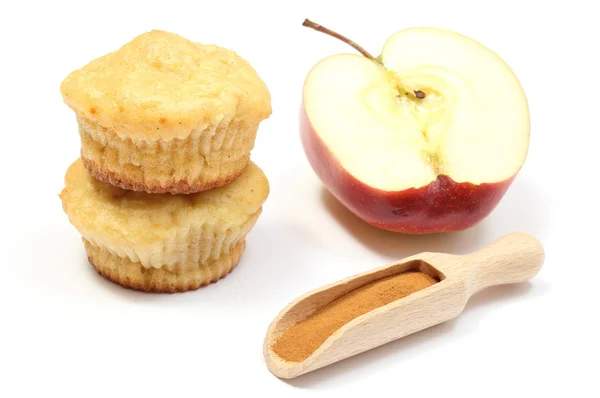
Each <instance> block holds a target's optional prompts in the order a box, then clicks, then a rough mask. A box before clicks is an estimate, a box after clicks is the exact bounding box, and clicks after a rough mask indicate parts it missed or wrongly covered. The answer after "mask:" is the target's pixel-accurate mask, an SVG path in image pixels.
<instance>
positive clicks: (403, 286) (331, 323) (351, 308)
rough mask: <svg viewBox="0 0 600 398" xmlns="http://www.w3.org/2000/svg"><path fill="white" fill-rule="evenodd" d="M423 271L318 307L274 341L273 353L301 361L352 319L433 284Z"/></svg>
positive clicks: (389, 279)
mask: <svg viewBox="0 0 600 398" xmlns="http://www.w3.org/2000/svg"><path fill="white" fill-rule="evenodd" d="M436 282H437V280H436V279H435V278H432V277H431V276H429V275H427V274H425V273H423V272H417V271H414V272H412V271H411V272H405V273H402V274H398V275H393V276H390V277H387V278H383V279H380V280H377V281H375V282H371V283H370V284H368V285H365V286H362V287H360V288H358V289H356V290H353V291H351V292H350V293H348V294H346V295H344V296H342V297H339V298H338V299H336V300H334V301H332V302H331V303H329V304H327V305H326V306H324V307H323V308H320V309H319V310H317V311H316V312H315V313H313V314H312V315H311V316H309V317H308V318H307V319H305V320H303V321H301V322H298V323H297V324H295V325H293V326H292V327H291V328H289V329H288V330H287V331H286V332H285V333H284V334H282V335H281V337H280V338H279V339H277V340H276V341H275V343H274V345H273V347H272V348H273V351H275V353H276V354H277V355H279V356H280V357H281V358H282V359H284V360H286V361H291V362H301V361H303V360H305V359H306V358H308V357H309V356H310V354H312V353H313V352H314V351H315V350H316V349H317V348H319V346H320V345H321V344H323V342H324V341H325V340H327V338H328V337H329V336H331V335H332V334H333V333H334V332H335V331H336V330H338V329H339V328H340V327H342V326H343V325H345V324H346V323H348V322H350V321H351V320H353V319H354V318H356V317H358V316H360V315H362V314H365V313H367V312H369V311H371V310H374V309H375V308H378V307H381V306H383V305H386V304H389V303H391V302H392V301H395V300H398V299H400V298H402V297H406V296H408V295H409V294H412V293H414V292H417V291H419V290H421V289H424V288H426V287H428V286H431V285H433V284H434V283H436Z"/></svg>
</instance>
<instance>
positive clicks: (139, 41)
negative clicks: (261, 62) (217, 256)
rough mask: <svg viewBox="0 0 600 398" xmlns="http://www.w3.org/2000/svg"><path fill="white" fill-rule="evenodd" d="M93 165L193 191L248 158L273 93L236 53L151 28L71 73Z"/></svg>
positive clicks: (159, 188)
mask: <svg viewBox="0 0 600 398" xmlns="http://www.w3.org/2000/svg"><path fill="white" fill-rule="evenodd" d="M60 89H61V93H62V96H63V99H64V101H65V103H66V104H67V105H68V106H69V107H70V108H71V109H72V110H73V111H74V112H75V114H76V117H77V122H78V125H79V134H80V137H81V143H82V147H81V157H82V160H83V164H84V165H85V167H86V169H87V170H88V172H90V173H91V174H92V175H93V176H94V177H96V178H97V179H99V180H101V181H104V182H107V183H110V184H112V185H115V186H118V187H121V188H124V189H131V190H136V191H145V192H148V193H173V194H181V193H194V192H200V191H204V190H207V189H211V188H215V187H219V186H222V185H225V184H227V183H229V182H231V181H233V180H234V179H235V178H237V176H239V175H240V174H241V173H242V171H243V169H244V168H245V167H246V166H247V164H248V162H249V158H250V151H251V150H252V148H253V146H254V142H255V138H256V133H257V130H258V125H259V123H260V122H261V121H263V120H264V119H266V118H268V117H269V116H270V114H271V97H270V93H269V90H268V88H267V86H266V85H265V83H264V81H263V80H262V79H261V78H260V77H259V76H258V74H257V73H256V71H255V70H254V69H253V68H252V66H251V65H250V64H249V63H248V62H247V61H245V60H244V59H242V58H241V57H240V56H238V55H237V54H236V53H235V52H234V51H232V50H229V49H225V48H221V47H218V46H216V45H205V44H200V43H196V42H193V41H190V40H188V39H185V38H183V37H181V36H179V35H177V34H174V33H169V32H164V31H160V30H153V31H151V32H148V33H144V34H142V35H140V36H138V37H136V38H135V39H133V40H132V41H130V42H129V43H127V44H125V45H124V46H122V47H121V48H120V49H118V50H117V51H114V52H111V53H109V54H107V55H104V56H103V57H100V58H97V59H95V60H93V61H91V62H90V63H88V64H87V65H85V66H84V67H83V68H81V69H78V70H76V71H74V72H72V73H71V74H69V75H68V76H67V77H66V78H65V80H64V81H63V82H62V84H61V87H60Z"/></svg>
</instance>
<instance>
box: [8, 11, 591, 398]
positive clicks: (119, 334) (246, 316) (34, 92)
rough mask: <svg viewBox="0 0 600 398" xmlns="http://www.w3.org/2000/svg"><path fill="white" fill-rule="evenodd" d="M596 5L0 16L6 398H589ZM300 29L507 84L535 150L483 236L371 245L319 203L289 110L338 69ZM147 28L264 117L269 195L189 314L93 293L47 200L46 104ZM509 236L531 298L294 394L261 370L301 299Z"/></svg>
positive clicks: (67, 138) (512, 292)
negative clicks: (407, 260) (525, 257)
mask: <svg viewBox="0 0 600 398" xmlns="http://www.w3.org/2000/svg"><path fill="white" fill-rule="evenodd" d="M319 3H320V4H319ZM593 4H594V2H593V1H591V0H590V1H587V2H585V1H564V2H542V1H540V2H539V3H537V2H533V1H523V0H521V1H517V2H511V1H506V0H505V1H499V2H487V1H471V2H467V1H458V0H452V1H442V0H440V1H433V0H427V1H397V0H394V1H387V2H383V1H374V0H369V1H365V2H360V3H358V2H357V3H355V4H352V3H351V2H348V1H346V2H333V1H325V0H322V1H321V2H314V1H307V0H303V1H298V2H292V1H277V2H276V1H273V2H271V3H267V2H260V1H257V0H253V1H243V2H239V3H234V2H228V1H216V0H214V1H200V0H196V1H190V2H188V3H184V2H178V1H173V0H170V1H163V2H159V3H151V2H143V3H138V4H135V5H134V4H130V3H128V2H126V1H119V2H109V1H94V2H85V1H79V2H74V3H73V4H69V5H68V4H64V3H62V2H56V1H54V2H39V3H38V4H33V3H31V2H25V1H15V2H12V3H9V2H2V6H0V7H1V9H0V19H1V23H0V33H1V35H0V40H1V43H2V46H1V48H0V71H1V73H0V82H1V85H0V100H1V102H2V106H1V108H0V109H1V111H0V114H1V119H0V123H1V124H0V126H1V127H0V129H1V131H0V133H1V135H0V137H1V139H2V141H1V142H2V144H1V148H2V149H1V153H2V155H1V156H0V162H1V167H0V170H1V171H2V184H1V187H2V188H1V189H2V194H1V196H0V198H1V199H0V200H1V203H2V207H1V209H2V215H3V217H2V223H1V225H2V228H1V229H0V233H1V234H2V237H1V239H0V244H1V258H0V264H1V268H0V306H1V312H0V325H1V326H0V368H1V369H0V396H2V397H7V398H8V397H17V396H25V395H29V394H32V395H31V396H39V397H41V396H46V395H47V394H50V393H57V394H59V395H60V396H61V397H96V396H98V397H120V396H139V397H155V396H156V397H165V396H171V397H176V396H228V395H234V394H235V395H245V394H248V393H258V394H260V395H261V396H280V397H295V396H327V397H332V396H342V395H343V396H345V395H353V394H368V395H369V396H375V395H377V396H384V395H386V396H400V397H409V396H419V397H428V396H431V397H434V396H435V397H440V396H445V394H449V395H451V396H452V395H457V396H458V395H460V396H463V397H471V396H472V397H479V396H526V395H530V396H543V395H545V394H559V395H560V396H572V397H592V396H594V397H598V396H600V395H599V394H600V393H599V389H600V388H599V386H598V383H597V380H596V378H597V372H598V364H597V362H596V361H597V357H598V354H600V352H599V351H600V350H599V345H598V335H599V334H600V329H599V328H598V313H599V310H598V304H599V299H598V290H599V286H600V285H599V278H600V272H599V268H600V261H599V260H598V254H597V249H598V237H599V236H598V229H597V228H598V224H599V223H600V219H599V216H598V203H599V198H600V197H599V196H598V195H599V194H598V186H599V183H598V159H599V154H598V146H599V145H600V140H599V138H598V137H599V136H600V127H599V123H598V114H599V113H600V107H599V105H600V84H599V78H598V74H599V73H600V72H599V71H600V63H599V62H598V59H597V56H598V49H599V48H600V47H599V46H600V45H599V44H598V39H599V38H600V29H599V28H598V26H599V24H598V22H597V18H596V16H597V13H595V12H594V11H593ZM306 17H309V18H311V19H313V20H314V21H316V22H319V23H322V24H323V25H325V26H328V27H330V28H332V29H335V30H338V31H340V32H343V33H344V34H346V35H348V36H349V37H351V38H353V39H354V40H356V41H357V42H359V43H361V44H362V45H363V46H364V47H366V48H368V49H369V50H371V51H372V52H373V53H376V54H378V53H379V51H380V49H381V46H382V44H383V42H384V40H385V39H386V38H387V37H388V36H389V35H391V34H392V33H394V32H395V31H397V30H399V29H402V28H405V27H409V26H417V25H429V26H437V27H442V28H448V29H452V30H456V31H458V32H460V33H463V34H466V35H468V36H471V37H472V38H474V39H476V40H478V41H480V42H482V43H484V44H485V45H487V46H488V47H490V48H491V49H493V50H494V51H495V52H497V53H498V54H499V55H500V56H501V57H503V58H504V59H505V61H506V62H508V64H509V65H510V66H511V67H512V68H513V70H514V71H515V73H516V74H517V75H518V77H519V79H520V80H521V82H522V84H523V86H524V89H525V91H526V93H527V95H528V99H529V104H530V111H531V118H532V135H531V146H530V152H529V156H528V159H527V162H526V164H525V166H524V167H523V169H522V171H521V173H520V174H519V176H518V178H517V179H516V181H515V182H514V184H513V185H512V187H511V188H510V190H509V191H508V193H507V194H506V196H505V197H504V199H503V200H502V202H501V203H500V205H499V206H498V207H497V208H496V210H495V211H494V212H493V213H492V214H491V215H490V216H489V217H488V218H487V219H486V220H485V221H484V222H483V223H481V224H480V225H478V226H477V227H474V228H472V229H470V230H467V231H464V232H461V233H454V234H443V235H434V236H421V237H410V236H402V235H398V234H393V233H387V232H383V231H380V230H376V229H375V228H372V227H369V226H367V225H365V224H364V223H362V222H361V221H359V220H358V219H357V218H355V217H354V216H352V215H351V214H350V213H349V212H348V211H347V210H345V209H344V208H343V207H341V206H340V205H339V204H338V203H336V202H335V200H333V199H332V198H331V197H330V196H329V195H328V194H326V193H325V191H324V190H323V188H322V185H321V184H320V182H319V181H318V180H317V178H316V177H315V175H314V174H313V172H312V170H311V169H310V166H309V164H308V162H307V161H306V158H305V156H304V153H303V151H302V148H301V145H300V141H299V137H298V117H297V115H298V109H299V106H300V100H301V89H302V84H303V81H304V78H305V76H306V74H307V72H308V71H309V69H310V68H311V67H312V66H313V65H314V64H315V63H316V62H317V61H319V60H320V59H322V58H323V57H325V56H328V55H330V54H333V53H337V52H352V50H351V49H350V48H348V47H346V46H345V45H344V44H342V43H340V42H338V41H336V40H334V39H332V38H328V37H326V36H324V35H322V34H319V33H317V32H314V31H312V30H309V29H307V28H303V27H302V26H301V23H302V20H303V19H304V18H306ZM154 28H157V29H164V30H170V31H173V32H176V33H179V34H181V35H183V36H185V37H187V38H189V39H192V40H196V41H201V42H205V43H216V44H219V45H221V46H224V47H229V48H232V49H234V50H236V51H237V52H238V53H239V54H240V55H242V56H243V57H245V58H246V59H248V60H249V61H250V62H251V63H252V65H253V66H254V67H255V68H256V69H257V71H258V72H259V74H260V75H261V76H262V77H263V78H264V80H265V81H266V83H267V84H268V86H269V87H270V89H271V93H272V98H273V115H272V117H271V118H270V119H269V120H268V121H266V122H264V123H263V124H262V125H261V128H260V131H259V136H258V139H257V142H256V149H255V150H254V151H253V153H252V158H253V160H254V161H255V162H256V163H258V164H259V165H260V166H261V167H262V168H263V169H264V170H265V172H266V174H267V176H268V177H269V180H270V182H271V194H270V197H269V199H268V201H267V203H266V204H265V209H264V213H263V215H262V217H261V218H260V220H259V222H258V224H257V225H256V227H255V229H254V230H253V231H252V232H251V234H250V235H249V237H248V249H247V252H246V254H245V256H244V257H243V260H242V261H241V263H240V265H239V267H238V268H237V269H236V270H235V271H234V272H233V273H232V274H230V275H229V276H228V277H227V278H225V279H224V280H222V281H220V282H219V283H217V284H214V285H211V286H209V287H207V288H203V289H201V290H198V291H195V292H191V293H186V294H176V295H149V294H143V293H138V292H134V291H129V290H125V289H122V288H120V287H119V286H116V285H114V284H112V283H110V282H107V281H105V280H104V279H103V278H101V277H100V276H98V275H97V274H96V273H95V271H94V270H93V268H92V267H91V266H90V265H89V264H88V263H87V261H86V256H85V254H84V250H83V248H82V245H81V241H80V238H79V235H78V234H77V232H76V230H75V229H74V228H73V227H72V226H71V225H70V224H69V223H68V220H67V217H66V215H65V214H64V213H63V211H62V209H61V203H60V200H59V198H58V193H59V192H60V190H61V189H62V187H63V176H64V173H65V171H66V168H67V166H68V165H69V164H70V163H71V162H72V161H73V160H74V159H75V158H76V157H77V156H78V153H79V138H78V135H77V129H76V124H75V119H74V116H73V114H72V112H71V111H70V110H69V109H68V108H67V107H66V106H65V105H64V104H63V103H62V100H61V97H60V93H59V85H60V82H61V81H62V79H63V78H64V77H65V76H66V75H67V74H68V73H69V72H71V71H72V70H73V69H76V68H78V67H81V66H83V65H84V64H85V63H87V62H88V61H89V60H91V59H92V58H95V57H97V56H100V55H103V54H105V53H107V52H109V51H112V50H114V49H116V48H118V47H119V46H121V45H122V44H124V43H125V42H127V41H129V40H130V39H132V38H133V37H134V36H136V35H138V34H140V33H142V32H145V31H147V30H151V29H154ZM515 230H520V231H526V232H529V233H532V234H534V235H536V236H537V237H539V238H540V239H541V241H542V242H543V244H544V246H545V249H546V252H547V259H546V263H545V265H544V268H543V269H542V272H541V273H540V274H539V276H538V277H536V278H535V279H534V280H533V281H532V282H531V283H527V284H523V285H518V286H505V287H497V288H492V289H489V290H486V291H484V292H481V293H480V294H477V295H476V296H474V297H473V298H472V300H471V301H470V302H469V304H468V305H467V307H466V309H465V312H464V313H463V314H462V315H461V316H460V317H459V318H457V319H456V320H454V321H450V322H448V323H445V324H442V325H439V326H436V327H433V328H431V329H429V330H426V331H423V332H421V333H418V334H415V335H412V336H410V337H406V338H404V339H402V340H398V341H396V342H394V343H390V344H388V345H386V346H383V347H380V348H378V349H375V350H372V351H370V352H368V353H365V354H363V355H359V356H357V357H354V358H352V359H349V360H346V361H343V362H341V363H338V364H336V365H332V366H330V367H328V368H326V369H322V370H320V371H317V372H314V373H312V374H309V375H306V376H304V377H301V378H298V379H295V380H292V381H287V382H286V381H282V380H279V379H277V378H276V377H274V376H273V375H272V374H270V373H269V371H268V370H267V368H266V366H265V364H264V362H263V358H262V343H263V337H264V334H265V331H266V329H267V327H268V325H269V323H270V322H271V320H272V319H273V318H274V317H275V315H276V314H277V313H278V311H279V310H280V309H281V308H282V307H284V306H285V305H286V304H287V303H288V302H289V301H291V300H292V299H294V298H295V297H296V296H297V295H300V294H302V293H304V292H306V291H307V290H310V289H313V288H316V287H318V286H320V285H323V284H326V283H329V282H332V281H335V280H338V279H341V278H344V277H347V276H349V275H352V274H355V273H357V272H360V271H364V270H367V269H370V268H372V267H376V266H380V265H383V264H385V263H388V262H391V261H393V260H397V259H400V258H402V257H404V256H407V255H411V254H414V253H418V252H421V251H425V250H427V251H447V252H451V253H466V252H469V251H473V250H476V249H479V248H481V247H482V246H484V245H486V244H488V243H490V242H491V241H492V240H494V239H496V238H498V237H500V236H501V235H503V234H505V233H508V232H511V231H515Z"/></svg>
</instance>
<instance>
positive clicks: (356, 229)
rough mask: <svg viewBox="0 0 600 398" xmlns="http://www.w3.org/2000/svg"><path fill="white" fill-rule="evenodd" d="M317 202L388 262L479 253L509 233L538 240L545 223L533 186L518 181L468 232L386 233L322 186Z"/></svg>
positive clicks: (540, 202)
mask: <svg viewBox="0 0 600 398" xmlns="http://www.w3.org/2000/svg"><path fill="white" fill-rule="evenodd" d="M523 198H527V199H526V200H524V199H523ZM321 201H322V203H323V205H324V206H325V208H326V209H327V211H328V212H329V213H330V214H331V215H332V216H333V218H334V219H335V220H336V221H337V222H338V223H339V224H340V225H341V226H342V227H343V228H344V229H345V230H346V231H348V233H350V234H351V235H352V236H353V237H354V239H355V240H356V241H358V242H359V243H361V244H362V245H364V246H365V247H367V248H369V249H370V250H372V251H374V252H376V253H378V254H381V255H384V256H386V257H389V258H390V259H391V260H399V259H401V258H403V257H407V256H410V255H413V254H417V253H420V252H425V251H427V252H445V253H453V254H466V253H470V252H473V251H476V250H479V249H481V248H482V247H483V246H485V245H487V244H489V243H491V242H492V241H493V240H495V239H497V238H499V237H500V236H501V235H503V234H505V233H509V232H513V231H523V232H528V233H531V234H533V235H535V236H536V237H538V238H542V236H541V235H543V232H544V230H545V225H546V222H547V216H546V214H545V206H544V201H543V198H541V197H540V196H539V195H537V193H536V190H535V189H533V187H531V186H530V185H529V184H526V183H525V182H524V181H523V180H520V179H517V180H515V181H514V182H513V184H512V186H511V188H509V190H508V192H507V193H506V194H505V196H504V198H503V200H502V201H501V202H500V203H499V204H498V206H497V207H496V209H494V211H492V213H491V214H490V215H488V217H487V218H485V219H484V220H482V221H481V222H480V223H478V224H477V225H475V226H473V227H471V228H469V229H466V230H463V231H458V232H443V233H435V234H425V235H408V234H402V233H398V232H391V231H386V230H382V229H380V228H377V227H374V226H372V225H370V224H368V223H366V222H365V221H363V220H362V219H360V218H359V217H358V216H356V215H355V214H354V213H352V212H351V211H350V210H348V208H346V207H345V206H344V205H343V204H342V203H341V202H339V201H338V200H337V199H336V198H335V197H334V196H333V195H332V194H331V193H330V192H329V191H328V190H327V189H326V188H325V187H323V188H322V190H321ZM498 232H500V234H498Z"/></svg>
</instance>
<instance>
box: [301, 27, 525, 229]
mask: <svg viewBox="0 0 600 398" xmlns="http://www.w3.org/2000/svg"><path fill="white" fill-rule="evenodd" d="M377 61H378V62H375V60H374V59H369V58H367V57H365V56H362V55H354V54H338V55H333V56H330V57H328V58H325V59H323V60H322V61H320V62H319V63H318V64H316V65H315V66H314V67H313V68H312V69H311V70H310V72H309V74H308V76H307V77H306V81H305V83H304V88H303V106H302V115H301V138H302V145H303V148H304V151H305V153H306V156H307V158H308V160H309V163H310V164H311V166H312V168H313V170H314V172H315V173H316V174H317V176H318V177H319V179H320V180H321V181H322V183H323V184H324V185H325V187H326V188H327V189H328V190H329V191H330V192H331V193H332V194H333V195H334V196H335V197H336V198H337V199H338V200H339V201H340V202H341V203H342V204H343V205H344V206H345V207H347V208H348V209H349V210H350V211H352V212H353V213H354V214H356V215H357V216H358V217H360V218H361V219H363V220H364V221H365V222H367V223H369V224H371V225H374V226H376V227H379V228H382V229H386V230H391V231H397V232H402V233H409V234H424V233H435V232H447V231H459V230H463V229H466V228H469V227H471V226H473V225H475V224H477V223H479V222H480V221H481V220H483V219H484V218H485V217H487V216H488V215H489V214H490V212H491V211H492V210H493V209H494V208H495V207H496V205H497V204H498V203H499V201H500V200H501V198H502V197H503V195H504V194H505V192H506V190H507V189H508V187H509V186H510V184H511V183H512V181H513V179H514V178H515V176H516V175H517V173H518V172H519V171H520V169H521V167H522V165H523V163H524V162H525V158H526V156H527V151H528V147H529V126H530V123H529V109H528V105H527V99H526V97H525V94H524V92H523V89H522V87H521V84H520V83H519V81H518V79H517V77H516V76H515V74H514V73H513V72H512V70H511V69H510V67H509V66H508V65H507V64H506V63H505V62H504V61H503V60H502V59H501V58H500V57H499V56H498V55H496V54H495V53H493V52H492V51H491V50H489V49H487V48H486V47H484V46H483V45H482V44H480V43H478V42H476V41H474V40H472V39H470V38H468V37H466V36H463V35H460V34H457V33H454V32H450V31H447V30H442V29H437V28H411V29H406V30H402V31H400V32H398V33H396V34H394V35H393V36H391V37H390V38H389V39H388V40H387V41H386V43H385V45H384V47H383V51H382V53H381V55H380V57H379V58H377Z"/></svg>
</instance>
